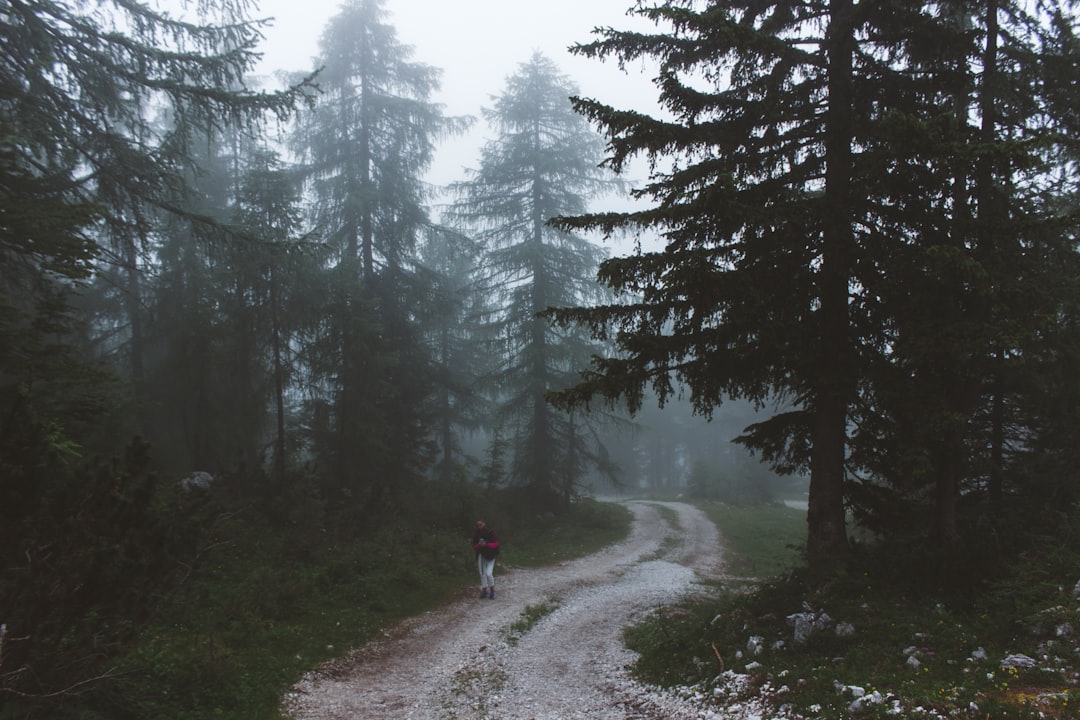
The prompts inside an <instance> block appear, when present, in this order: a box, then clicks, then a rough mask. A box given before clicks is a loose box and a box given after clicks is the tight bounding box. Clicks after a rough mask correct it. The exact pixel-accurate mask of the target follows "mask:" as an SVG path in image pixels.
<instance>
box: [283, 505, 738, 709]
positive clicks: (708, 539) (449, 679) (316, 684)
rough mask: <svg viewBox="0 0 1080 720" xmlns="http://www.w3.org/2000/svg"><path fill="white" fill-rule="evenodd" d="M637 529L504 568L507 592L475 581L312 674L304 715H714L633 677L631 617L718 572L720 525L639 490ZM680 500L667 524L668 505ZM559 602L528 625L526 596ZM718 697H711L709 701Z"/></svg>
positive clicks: (295, 695)
mask: <svg viewBox="0 0 1080 720" xmlns="http://www.w3.org/2000/svg"><path fill="white" fill-rule="evenodd" d="M627 505H628V507H629V508H630V510H631V511H633V514H634V523H633V528H632V530H631V533H630V536H629V537H628V538H627V539H626V540H625V541H623V542H621V543H619V544H617V545H613V546H611V547H609V548H607V549H605V550H603V551H601V552H599V553H597V554H595V555H590V556H589V557H587V558H583V559H580V560H575V561H573V562H567V563H562V564H560V565H556V566H552V567H547V568H540V569H514V568H504V567H500V566H499V565H498V564H497V565H496V568H495V579H496V584H497V585H498V599H497V600H494V601H491V600H479V599H477V598H476V595H475V594H474V593H472V592H470V593H469V595H468V596H467V597H462V598H460V599H458V600H457V601H455V602H452V603H451V604H449V605H447V606H446V607H444V608H442V609H440V610H438V611H435V612H431V613H427V614H425V615H422V616H420V617H417V618H413V619H411V620H409V621H407V622H405V623H404V624H402V625H401V626H400V627H398V628H395V629H394V630H393V631H392V632H389V633H387V635H386V637H385V638H384V639H382V640H380V641H378V642H375V643H372V644H370V645H368V646H365V647H363V648H361V649H359V650H357V651H355V652H353V653H352V654H351V655H350V656H348V657H346V658H343V659H341V660H337V661H334V662H331V663H327V664H326V665H323V666H322V667H320V668H318V669H317V670H315V671H313V672H311V673H309V674H308V675H306V676H305V677H304V678H303V679H302V680H301V681H300V682H299V683H297V685H296V686H295V687H294V688H293V690H292V691H291V692H290V693H289V694H288V696H287V697H286V698H285V701H284V709H285V712H286V713H287V714H289V715H291V716H292V717H294V718H296V719H297V720H368V719H371V720H375V719H378V720H408V719H415V720H456V719H458V718H462V719H464V718H470V719H485V718H487V719H492V720H494V719H495V718H498V720H574V719H578V718H590V720H661V719H663V720H682V719H684V718H686V719H691V718H693V719H699V718H709V717H719V716H718V715H714V713H713V712H712V711H710V710H707V709H705V708H704V706H702V705H699V704H698V703H696V702H695V701H694V700H693V699H692V698H685V697H679V696H676V695H675V694H672V693H665V692H661V691H658V690H656V689H653V688H649V687H645V686H642V685H640V684H638V683H636V682H635V681H633V680H632V679H631V678H630V676H629V674H628V673H627V670H626V666H627V665H628V664H629V663H631V662H632V661H633V659H634V654H633V653H632V652H630V651H629V650H627V649H626V648H625V647H624V646H623V643H622V630H623V628H624V627H626V626H627V625H629V624H631V623H633V622H634V621H635V620H636V619H638V618H640V617H642V616H643V614H645V613H647V612H649V611H650V610H652V609H654V608H657V607H659V606H662V605H664V604H666V603H670V602H673V601H674V600H676V599H677V598H678V597H679V596H680V595H683V594H685V593H689V592H693V591H694V589H695V587H697V585H696V580H697V579H698V578H699V577H718V576H719V574H720V561H721V551H720V544H719V539H718V535H717V532H716V528H715V527H714V526H713V524H712V523H711V522H710V521H709V520H708V518H706V517H705V515H704V514H703V513H702V512H701V511H700V510H697V509H696V508H694V507H692V506H690V505H685V504H682V503H652V502H630V503H627ZM661 505H662V506H664V507H666V508H669V509H670V510H672V511H674V513H675V514H676V515H677V521H676V522H674V523H669V522H668V521H667V519H666V518H665V514H666V515H669V516H670V514H671V513H664V512H662V510H661V508H660V507H659V506H661ZM540 606H547V607H548V608H549V609H550V608H553V610H551V611H550V612H548V613H547V614H543V615H542V617H541V618H540V619H539V620H538V621H536V622H535V624H533V625H532V626H531V627H529V628H527V629H518V630H514V629H513V627H512V626H514V625H515V623H518V624H519V625H521V624H522V623H521V620H522V618H523V617H524V616H523V614H522V613H523V611H525V610H526V608H533V609H535V608H537V607H540ZM714 707H715V706H714Z"/></svg>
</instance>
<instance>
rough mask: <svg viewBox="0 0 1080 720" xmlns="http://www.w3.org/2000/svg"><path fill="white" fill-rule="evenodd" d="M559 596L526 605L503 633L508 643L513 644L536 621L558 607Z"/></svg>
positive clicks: (534, 624) (515, 643)
mask: <svg viewBox="0 0 1080 720" xmlns="http://www.w3.org/2000/svg"><path fill="white" fill-rule="evenodd" d="M559 604H560V600H559V598H555V597H553V598H549V599H548V600H545V601H544V602H540V603H536V604H535V605H526V606H525V609H524V610H522V611H521V616H520V617H519V618H518V619H517V620H515V621H514V622H513V623H511V624H510V626H509V627H508V628H506V630H505V632H504V633H503V635H504V637H505V638H506V642H507V644H508V645H511V646H514V645H517V644H518V641H519V640H521V638H523V637H525V635H526V634H527V633H528V632H529V631H530V630H532V629H533V627H535V626H536V624H537V623H538V622H540V621H541V620H543V619H544V618H545V617H547V616H548V615H550V614H551V613H553V612H555V611H556V610H558V609H559Z"/></svg>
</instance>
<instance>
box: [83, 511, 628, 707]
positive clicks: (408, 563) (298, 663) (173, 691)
mask: <svg viewBox="0 0 1080 720" xmlns="http://www.w3.org/2000/svg"><path fill="white" fill-rule="evenodd" d="M629 524H630V517H629V514H628V513H627V512H626V511H625V509H624V508H621V507H613V506H607V505H603V504H600V503H592V502H583V503H580V504H575V505H574V506H573V507H572V508H571V510H570V511H569V512H568V513H567V514H565V515H564V516H562V517H559V518H551V519H547V518H536V517H529V516H523V517H520V518H515V519H514V520H513V521H512V522H510V521H508V524H507V527H508V530H507V531H506V532H505V533H504V534H503V540H504V542H506V547H507V549H506V551H505V552H504V553H503V554H502V555H501V556H500V559H503V558H508V559H510V560H511V561H512V562H513V563H515V564H518V565H534V564H544V563H550V562H558V561H562V560H567V559H571V558H573V557H578V556H581V555H584V554H587V553H590V552H592V551H594V550H596V549H599V548H600V547H603V546H604V545H607V544H609V543H611V542H614V541H615V540H618V539H620V538H621V537H623V536H625V534H626V533H627V531H628V529H629ZM455 525H456V524H455ZM468 533H469V528H467V527H466V528H461V527H457V526H455V527H453V528H446V527H437V526H430V527H422V528H420V529H417V528H415V527H410V526H408V525H407V524H405V525H403V526H402V527H399V528H396V531H394V529H392V528H390V529H387V531H386V532H384V533H380V536H382V535H386V536H389V537H393V538H402V540H400V541H399V540H394V541H392V542H384V541H380V540H377V539H375V538H373V537H367V538H363V539H355V540H352V541H349V542H345V543H339V544H336V545H329V544H328V543H326V542H323V543H320V542H318V541H313V540H312V535H311V533H310V532H308V533H307V534H306V535H303V534H301V533H299V532H289V531H283V530H282V529H281V528H280V527H277V526H271V525H270V524H269V523H267V522H266V521H265V520H262V519H260V518H258V517H246V518H243V519H242V520H241V519H237V518H235V517H233V518H232V519H231V520H229V522H228V524H227V525H226V526H224V527H219V528H218V529H217V536H216V538H215V542H214V543H212V545H211V546H210V548H209V549H208V550H207V551H206V552H205V553H204V555H203V557H202V560H201V562H200V563H199V565H198V566H197V567H195V568H194V569H193V572H192V575H191V577H190V579H189V581H188V582H187V583H186V584H185V585H184V587H183V588H182V589H181V590H180V591H179V592H177V594H176V595H175V596H174V597H172V598H169V599H167V600H166V601H165V602H164V603H163V608H162V614H161V620H160V621H159V622H158V623H157V624H156V625H154V626H153V627H151V628H149V629H148V630H147V631H146V632H145V633H143V635H142V636H141V638H140V639H139V641H138V643H137V644H136V646H135V647H133V648H132V649H131V650H130V652H128V653H127V654H126V656H125V657H124V658H123V660H122V663H121V664H120V666H119V667H118V668H117V673H118V675H119V676H120V679H119V681H118V682H116V683H114V684H111V685H110V686H109V689H108V690H107V691H102V692H101V694H99V695H98V696H97V697H96V698H95V702H94V703H93V705H94V707H95V708H102V709H101V710H100V711H97V710H95V711H93V712H88V713H87V714H84V715H83V716H82V717H85V718H86V720H99V719H100V720H104V718H108V719H109V720H123V719H126V718H132V719H134V718H147V717H160V718H170V720H204V719H205V718H220V719H222V720H268V719H272V718H281V717H282V715H281V714H280V708H279V705H280V702H281V699H282V697H283V696H284V694H285V693H286V691H287V690H288V688H289V687H291V685H292V684H293V683H295V682H296V681H297V680H298V679H299V678H300V676H301V675H302V674H303V673H304V672H306V671H308V670H310V669H312V668H314V667H316V666H318V665H319V664H320V663H322V662H324V661H326V660H329V659H332V658H335V657H341V656H343V655H345V654H346V653H347V652H348V651H349V650H350V649H351V648H355V647H359V646H361V645H362V644H364V643H365V642H367V641H369V640H371V639H372V638H374V637H377V636H378V635H379V634H380V633H382V632H384V631H385V629H387V628H389V627H392V626H393V625H394V624H395V623H396V622H398V621H399V620H401V619H404V618H406V617H409V616H413V615H417V614H420V613H423V612H425V611H428V610H431V609H433V608H436V607H438V606H439V605H441V604H443V603H445V602H447V601H448V600H450V599H452V598H454V597H456V596H459V595H460V594H461V593H463V592H465V589H466V588H469V590H468V591H469V592H472V590H471V588H472V586H473V585H474V584H475V583H476V578H475V577H474V576H475V572H476V568H475V564H474V558H473V553H472V549H471V548H470V547H469V544H468V542H467V541H466V540H465V539H464V538H465V536H466V535H467V534H468ZM553 533H554V534H555V536H554V537H553V536H552V534H553ZM501 534H502V533H501ZM537 612H540V611H539V610H538V611H537ZM546 612H550V610H547V611H546ZM538 619H539V617H536V618H534V619H532V620H531V622H536V621H537V620H538Z"/></svg>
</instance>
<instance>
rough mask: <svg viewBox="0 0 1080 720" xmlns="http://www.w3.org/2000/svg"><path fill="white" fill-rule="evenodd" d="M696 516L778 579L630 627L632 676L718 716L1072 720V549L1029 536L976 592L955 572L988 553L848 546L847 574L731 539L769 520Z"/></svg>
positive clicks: (769, 537) (778, 532) (775, 533)
mask: <svg viewBox="0 0 1080 720" xmlns="http://www.w3.org/2000/svg"><path fill="white" fill-rule="evenodd" d="M706 510H707V511H708V512H709V513H710V516H711V517H713V518H714V519H715V520H716V521H717V523H718V528H719V530H720V532H721V536H722V537H723V540H724V546H725V548H726V550H727V552H728V556H727V558H726V559H727V561H728V562H729V568H733V569H734V568H741V567H757V568H778V570H777V571H776V572H774V573H773V574H772V575H771V576H770V577H767V578H762V580H761V582H759V583H756V584H753V585H751V586H749V587H748V586H746V585H742V584H735V585H728V586H725V587H722V588H717V589H716V590H715V591H713V592H710V593H708V594H706V595H704V596H699V597H697V598H695V599H693V600H689V601H687V602H685V603H680V604H678V605H676V606H674V607H666V608H663V609H662V611H661V612H657V613H654V614H653V615H652V616H651V617H650V618H648V619H647V620H646V621H645V622H643V623H640V624H638V625H636V626H634V627H632V628H630V629H628V630H627V633H626V639H627V643H628V645H629V646H630V647H631V648H632V649H634V650H635V651H636V652H638V653H640V657H639V659H638V661H637V663H636V665H635V668H634V670H635V673H636V674H637V675H638V676H639V677H640V678H641V679H642V680H644V681H646V682H650V683H654V684H658V685H661V686H666V687H681V688H692V690H693V692H695V693H697V694H699V695H702V696H706V697H711V698H714V700H715V703H716V704H717V705H718V706H729V705H733V704H738V703H748V702H762V701H764V702H766V703H768V704H769V705H770V706H771V707H772V708H773V709H774V710H775V709H777V708H780V707H781V706H786V710H787V711H788V712H789V713H795V714H797V715H792V714H788V715H786V716H788V717H793V716H801V717H805V718H860V719H861V718H882V719H884V718H927V717H939V718H944V717H949V718H967V719H970V720H976V719H978V720H985V719H986V718H1000V719H1002V720H1007V719H1013V718H1015V719H1016V720H1027V719H1029V718H1030V719H1034V718H1049V719H1053V720H1064V719H1065V718H1075V717H1080V690H1078V685H1080V672H1078V669H1080V641H1078V639H1077V635H1076V630H1075V629H1080V607H1078V605H1080V598H1077V597H1075V595H1074V590H1073V588H1074V585H1075V583H1076V582H1077V578H1078V577H1080V549H1078V545H1077V544H1076V543H1075V542H1071V543H1070V542H1065V543H1063V542H1062V538H1060V537H1057V538H1055V539H1053V540H1052V539H1050V538H1044V539H1042V540H1032V542H1031V545H1032V550H1031V551H1026V552H1019V553H1017V554H1015V555H1013V556H1011V557H1009V558H1000V561H1001V563H1002V566H1001V568H1000V571H999V572H998V573H997V574H996V575H995V576H994V578H993V580H992V581H988V582H983V583H974V582H972V581H971V579H970V578H969V577H967V576H968V575H970V574H972V567H973V566H979V565H980V564H985V563H987V562H988V561H989V560H988V558H987V557H986V555H987V550H986V547H987V543H972V544H971V546H968V547H965V548H963V549H960V550H958V552H957V553H956V554H955V555H953V556H951V557H943V556H942V555H941V554H940V553H936V552H934V551H933V550H932V549H930V548H927V547H922V546H920V545H919V544H917V543H915V542H909V543H903V542H894V543H882V544H880V545H879V546H876V547H873V548H865V547H857V548H856V552H855V553H854V557H852V559H851V560H850V561H849V562H848V563H846V564H845V566H844V567H843V568H831V569H830V571H828V572H814V571H811V570H809V569H807V568H805V567H802V566H801V565H799V564H798V562H797V561H798V559H799V558H798V554H797V553H794V554H789V553H793V551H792V550H791V549H790V547H788V546H789V545H790V544H791V543H790V541H789V536H788V534H787V532H786V531H784V530H783V529H782V527H776V528H772V529H770V530H769V531H768V532H766V531H765V530H764V526H761V527H762V532H761V533H760V534H757V535H756V534H755V533H754V532H743V530H745V529H752V528H753V527H754V526H755V523H756V522H760V521H762V520H763V519H765V518H767V516H768V515H769V514H770V513H771V512H772V510H771V509H762V508H742V509H740V508H724V509H722V510H721V511H719V512H718V511H717V510H716V509H715V508H713V509H710V508H706ZM739 516H742V517H739ZM779 519H780V520H781V521H782V519H783V518H782V517H781V518H779ZM800 522H801V518H800ZM783 524H784V523H783V522H781V523H780V525H781V526H782V525H783ZM740 535H741V537H739V536H740ZM1074 540H1075V539H1074ZM755 545H757V546H759V547H756V548H755V547H754V546H755ZM1040 548H1041V549H1040ZM785 557H787V558H788V561H787V564H786V565H785V564H784V558H785ZM797 621H801V622H802V623H803V627H804V628H808V631H807V633H806V635H805V637H804V638H803V639H802V640H797V639H796V637H795V629H796V627H795V624H796V622H797ZM1028 664H1030V665H1031V666H1030V667H1026V665H1028ZM1010 665H1012V667H1010Z"/></svg>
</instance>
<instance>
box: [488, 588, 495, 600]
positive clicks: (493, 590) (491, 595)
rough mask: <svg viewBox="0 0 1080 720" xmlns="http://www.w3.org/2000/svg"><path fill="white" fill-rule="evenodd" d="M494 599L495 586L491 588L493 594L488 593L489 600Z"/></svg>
mask: <svg viewBox="0 0 1080 720" xmlns="http://www.w3.org/2000/svg"><path fill="white" fill-rule="evenodd" d="M494 599H495V588H491V594H490V595H488V600H494Z"/></svg>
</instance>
